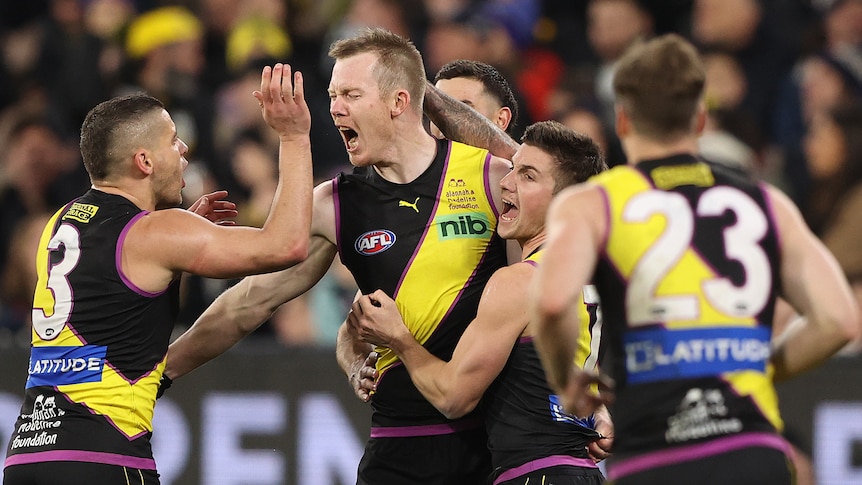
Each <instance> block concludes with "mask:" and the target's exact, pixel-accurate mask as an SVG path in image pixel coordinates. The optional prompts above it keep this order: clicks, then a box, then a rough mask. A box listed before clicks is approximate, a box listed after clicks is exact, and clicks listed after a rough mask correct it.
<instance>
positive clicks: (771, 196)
mask: <svg viewBox="0 0 862 485" xmlns="http://www.w3.org/2000/svg"><path fill="white" fill-rule="evenodd" d="M763 187H764V192H765V193H766V196H767V198H768V202H769V206H770V208H771V210H772V217H773V218H774V219H775V222H776V224H778V230H779V232H780V233H782V234H784V233H787V232H788V231H792V230H794V229H795V228H797V227H798V226H800V225H805V223H804V222H803V219H802V214H801V213H800V212H799V209H798V208H797V207H796V204H794V203H793V201H792V200H790V197H789V196H787V194H785V193H784V192H782V191H781V190H780V189H778V188H777V187H775V186H773V185H770V184H763ZM806 227H807V226H806Z"/></svg>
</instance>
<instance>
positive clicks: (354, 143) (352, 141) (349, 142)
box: [347, 137, 359, 150]
mask: <svg viewBox="0 0 862 485" xmlns="http://www.w3.org/2000/svg"><path fill="white" fill-rule="evenodd" d="M358 144H359V142H358V141H357V140H356V137H353V138H351V139H349V140H347V147H348V148H350V149H351V150H353V149H354V148H356V146H357V145H358Z"/></svg>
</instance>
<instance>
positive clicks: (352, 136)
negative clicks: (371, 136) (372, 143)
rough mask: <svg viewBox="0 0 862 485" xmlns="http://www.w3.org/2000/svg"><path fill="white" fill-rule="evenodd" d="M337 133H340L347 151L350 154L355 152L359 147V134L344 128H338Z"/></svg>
mask: <svg viewBox="0 0 862 485" xmlns="http://www.w3.org/2000/svg"><path fill="white" fill-rule="evenodd" d="M338 131H339V132H341V137H342V138H344V146H346V147H347V151H348V152H352V151H354V150H356V147H357V146H359V133H357V132H356V131H355V130H353V129H350V128H345V127H339V128H338Z"/></svg>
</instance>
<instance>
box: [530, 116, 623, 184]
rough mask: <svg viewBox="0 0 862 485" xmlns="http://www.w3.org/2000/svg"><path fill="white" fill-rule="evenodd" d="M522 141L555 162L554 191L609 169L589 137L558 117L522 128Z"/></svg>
mask: <svg viewBox="0 0 862 485" xmlns="http://www.w3.org/2000/svg"><path fill="white" fill-rule="evenodd" d="M521 143H522V144H524V145H530V146H534V147H536V148H538V149H540V150H542V151H543V152H545V153H547V154H548V155H550V156H551V157H552V158H553V159H554V160H555V161H556V162H557V183H556V185H555V186H554V193H557V192H559V191H561V190H563V189H564V188H566V187H568V186H569V185H575V184H579V183H581V182H585V181H586V180H587V179H588V178H590V177H592V176H593V175H596V174H598V173H601V172H603V171H605V170H607V169H608V166H607V164H606V163H605V160H604V158H602V154H601V152H600V151H599V147H598V146H597V145H596V144H595V142H593V140H592V138H590V137H588V136H587V135H585V134H583V133H578V132H577V131H575V130H573V129H571V128H569V127H567V126H566V125H564V124H562V123H560V122H559V121H553V120H549V121H539V122H537V123H533V124H532V125H530V126H528V127H527V129H526V131H524V136H523V137H522V138H521Z"/></svg>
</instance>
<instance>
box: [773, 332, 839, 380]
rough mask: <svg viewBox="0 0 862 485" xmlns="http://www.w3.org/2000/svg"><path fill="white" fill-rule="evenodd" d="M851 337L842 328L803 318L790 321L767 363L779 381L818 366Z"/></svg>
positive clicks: (775, 343) (776, 342) (775, 344)
mask: <svg viewBox="0 0 862 485" xmlns="http://www.w3.org/2000/svg"><path fill="white" fill-rule="evenodd" d="M851 338H852V335H849V334H848V332H847V331H846V330H845V328H844V327H843V326H842V325H839V324H837V323H836V324H832V325H830V324H824V325H814V324H812V323H811V322H809V321H806V320H805V319H804V318H803V319H799V320H797V321H795V322H793V323H792V324H791V325H790V326H789V327H788V328H787V329H786V330H785V331H784V333H783V334H782V335H781V336H779V337H778V338H777V339H776V340H775V342H774V345H773V349H772V354H771V357H770V360H771V362H772V364H773V365H774V367H775V377H774V378H775V381H777V382H780V381H783V380H786V379H788V378H791V377H793V376H795V375H798V374H801V373H803V372H805V371H808V370H810V369H812V368H814V367H817V366H818V365H820V364H821V363H823V362H824V361H826V360H827V359H829V357H831V356H832V355H834V354H835V353H836V352H838V351H839V350H841V348H842V347H844V346H845V345H846V344H847V343H848V342H850V340H851Z"/></svg>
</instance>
